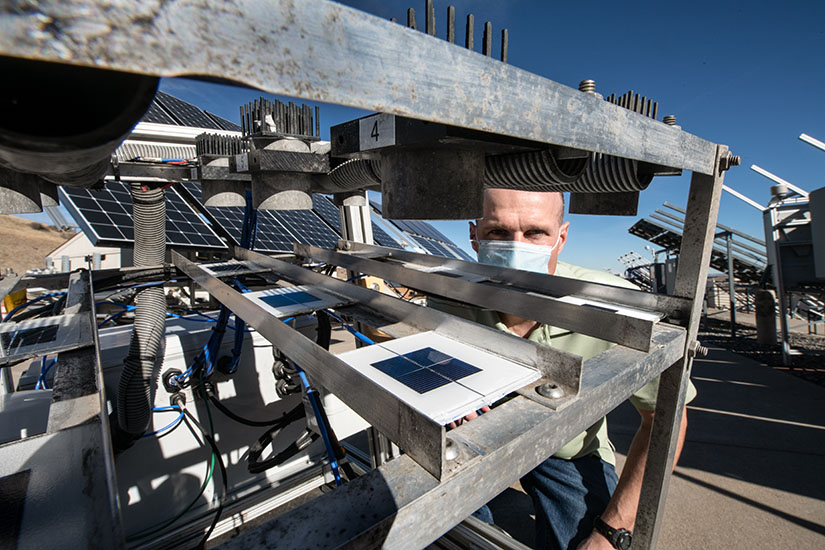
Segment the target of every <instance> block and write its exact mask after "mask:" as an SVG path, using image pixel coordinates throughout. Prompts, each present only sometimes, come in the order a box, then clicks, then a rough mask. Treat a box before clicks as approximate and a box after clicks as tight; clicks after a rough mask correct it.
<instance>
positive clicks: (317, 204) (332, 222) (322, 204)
mask: <svg viewBox="0 0 825 550" xmlns="http://www.w3.org/2000/svg"><path fill="white" fill-rule="evenodd" d="M312 209H313V210H314V211H315V213H316V214H318V216H320V217H321V219H322V220H324V221H325V222H327V225H329V226H330V227H331V228H333V229H334V230H335V231H337V232H338V234H339V235H340V234H341V214H340V211H339V210H338V207H337V206H335V205H334V204H333V203H332V201H331V200H329V199H328V198H327V197H325V196H324V195H319V194H318V193H315V194H313V195H312Z"/></svg>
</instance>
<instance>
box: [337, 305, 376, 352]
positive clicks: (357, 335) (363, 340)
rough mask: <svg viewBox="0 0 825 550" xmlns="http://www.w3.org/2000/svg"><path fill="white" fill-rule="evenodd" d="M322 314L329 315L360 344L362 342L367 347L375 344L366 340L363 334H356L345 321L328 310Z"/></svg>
mask: <svg viewBox="0 0 825 550" xmlns="http://www.w3.org/2000/svg"><path fill="white" fill-rule="evenodd" d="M324 313H326V314H327V315H329V316H330V317H332V318H333V319H335V320H336V321H338V322H339V323H341V325H343V327H344V328H345V329H347V331H349V333H350V334H352V335H353V336H355V337H356V338H358V339H359V340H361V341H362V342H364V343H365V344H367V345H368V346H371V345H373V344H375V342H373V341H372V340H370V339H369V338H367V337H366V336H364V335H363V334H361V333H360V332H358V331H357V330H355V329H354V328H352V327H351V326H349V325H348V324H347V323H346V321H344V320H343V319H342V318H341V317H339V316H338V315H336V314H335V313H333V312H331V311H330V310H328V309H325V310H324Z"/></svg>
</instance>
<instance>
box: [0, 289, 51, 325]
mask: <svg viewBox="0 0 825 550" xmlns="http://www.w3.org/2000/svg"><path fill="white" fill-rule="evenodd" d="M65 294H66V293H65V292H49V293H48V294H43V295H41V296H38V297H37V298H32V299H31V300H29V301H28V302H26V303H25V304H20V305H19V306H17V307H16V308H14V309H12V310H11V311H10V312H8V313H7V314H6V316H5V317H4V318H3V319H2V320H1V321H0V323H5V322H7V321H8V320H9V319H11V318H12V317H13V316H14V314H15V313H17V312H18V311H20V310H22V309H26V308H27V307H29V306H30V305H32V304H34V303H37V302H39V301H41V300H45V299H46V298H54V297H59V296H64V295H65ZM52 305H53V304H49V306H50V307H51V306H52Z"/></svg>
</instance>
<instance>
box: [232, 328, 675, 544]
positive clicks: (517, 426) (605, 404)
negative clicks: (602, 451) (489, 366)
mask: <svg viewBox="0 0 825 550" xmlns="http://www.w3.org/2000/svg"><path fill="white" fill-rule="evenodd" d="M653 340H654V343H655V346H654V351H653V352H651V353H649V354H645V353H643V352H639V351H635V350H631V349H629V348H625V347H621V346H615V347H613V348H612V349H610V350H608V351H607V352H605V353H604V354H602V355H600V356H599V357H598V358H594V359H590V360H588V361H586V362H585V364H584V373H583V380H582V393H581V395H579V397H578V398H577V399H576V400H574V401H573V402H571V403H570V404H569V405H568V406H567V407H565V408H562V409H559V410H556V411H554V410H552V409H550V408H548V407H545V406H543V405H541V404H540V403H537V402H536V401H533V400H531V399H527V398H524V397H523V396H518V397H516V398H514V399H511V400H510V401H507V402H506V403H503V404H502V405H500V406H498V407H496V408H494V409H493V410H492V411H490V412H489V413H487V414H484V415H482V416H481V417H479V418H477V419H476V420H474V421H472V422H469V423H466V424H463V425H461V426H459V427H458V428H456V429H454V430H452V431H450V432H449V437H450V438H451V439H452V440H453V442H454V445H455V446H456V448H457V450H458V458H457V459H456V461H457V462H460V463H461V466H462V467H461V468H460V469H459V470H458V472H457V473H456V474H455V475H453V476H451V477H450V478H448V479H446V480H442V481H441V482H440V483H439V481H438V480H437V479H435V478H433V477H432V476H431V475H429V474H428V473H427V472H426V471H425V470H424V469H423V468H421V467H420V466H419V465H417V464H416V463H415V461H414V460H412V458H411V457H410V456H409V455H402V456H400V457H399V458H397V459H395V460H392V461H390V462H388V463H386V464H383V465H382V466H380V467H379V468H377V469H374V470H372V471H370V472H368V473H367V474H365V475H364V476H361V477H359V478H357V479H355V480H353V481H350V482H349V483H347V484H345V485H344V486H342V487H339V488H337V489H335V490H334V491H332V492H330V493H327V494H325V495H323V496H321V497H319V498H317V499H315V500H313V501H311V502H309V503H307V504H305V505H303V506H302V507H300V508H298V509H296V510H293V511H291V512H288V513H286V514H284V515H283V516H280V517H278V518H275V519H274V520H272V521H271V522H269V523H266V524H264V525H261V526H259V527H256V528H254V529H252V530H250V531H248V532H245V533H241V534H240V535H238V536H237V537H235V538H233V539H231V540H229V541H227V542H226V543H224V544H223V545H221V546H220V548H222V549H225V550H252V549H256V550H257V549H260V548H275V547H278V548H281V547H283V548H304V549H308V550H309V549H328V548H340V547H346V548H379V547H382V548H393V549H402V550H403V549H414V548H424V547H425V546H427V545H428V544H430V543H431V542H433V541H434V540H435V539H437V538H438V537H440V536H441V535H442V534H444V533H446V532H447V531H448V530H449V529H450V528H452V527H453V526H454V525H457V524H458V523H459V522H460V521H461V520H463V519H464V518H465V517H467V516H469V515H470V514H472V513H473V512H474V511H475V510H477V509H478V508H479V507H480V506H481V505H482V504H485V503H486V502H487V501H489V500H490V499H491V498H492V497H494V496H495V495H497V494H498V493H500V492H501V491H503V490H504V489H506V488H507V487H508V486H510V485H511V484H512V483H514V482H515V481H516V480H518V479H519V478H520V477H521V476H523V475H524V474H525V473H527V472H528V471H530V470H531V469H532V468H534V467H535V466H536V465H537V464H539V463H540V462H541V461H543V460H544V459H545V458H546V457H547V456H548V455H550V454H552V453H553V452H554V451H555V450H557V449H559V448H560V447H561V446H562V445H564V444H565V443H566V442H567V441H568V440H570V439H571V438H573V437H574V436H575V435H576V434H577V433H580V432H581V431H583V430H584V429H586V428H587V427H588V426H590V425H592V424H593V423H594V422H595V421H596V420H598V419H599V418H601V417H603V416H604V415H605V414H607V413H608V412H609V411H610V410H612V409H613V408H615V407H616V406H618V405H619V404H620V403H622V402H623V401H624V400H626V399H627V397H628V396H630V395H631V394H632V393H633V392H634V391H635V390H636V389H638V388H639V387H641V385H643V384H644V383H645V382H646V381H649V380H652V379H653V378H655V377H656V376H657V375H658V374H659V373H661V372H662V371H663V370H664V369H665V368H667V367H668V366H669V365H671V364H673V363H674V362H677V364H678V361H679V358H680V357H681V356H682V355H683V353H684V346H685V331H684V329H682V328H678V327H668V326H664V325H662V326H657V327H656V329H655V330H654V336H653ZM330 510H335V513H334V514H330V513H329V511H330ZM318 518H324V520H323V521H321V522H319V521H318ZM422 526H423V528H422Z"/></svg>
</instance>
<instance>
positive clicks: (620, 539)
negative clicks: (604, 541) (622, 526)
mask: <svg viewBox="0 0 825 550" xmlns="http://www.w3.org/2000/svg"><path fill="white" fill-rule="evenodd" d="M616 535H617V536H616V548H618V549H619V550H629V548H630V541H631V540H632V538H633V537H632V536H631V535H630V533H629V532H627V531H624V532H623V533H617V534H616Z"/></svg>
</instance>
